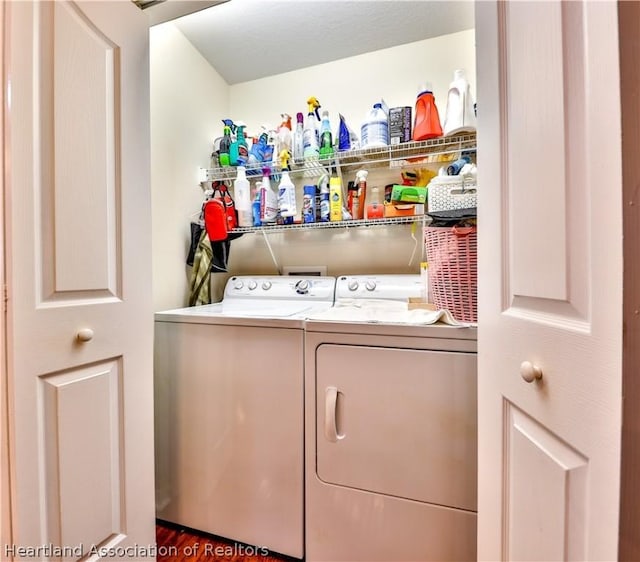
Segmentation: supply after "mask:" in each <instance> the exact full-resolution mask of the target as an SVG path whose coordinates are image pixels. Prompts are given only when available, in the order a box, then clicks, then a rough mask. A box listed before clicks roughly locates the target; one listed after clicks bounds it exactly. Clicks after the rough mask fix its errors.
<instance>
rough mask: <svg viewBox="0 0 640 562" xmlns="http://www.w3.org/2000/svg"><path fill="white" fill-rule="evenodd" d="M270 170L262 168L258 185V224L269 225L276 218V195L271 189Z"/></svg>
mask: <svg viewBox="0 0 640 562" xmlns="http://www.w3.org/2000/svg"><path fill="white" fill-rule="evenodd" d="M270 176H271V170H270V169H269V168H262V182H261V184H260V222H261V223H262V224H269V223H274V222H276V219H277V218H278V195H277V194H276V192H275V191H273V189H272V188H271V181H270V179H269V178H270Z"/></svg>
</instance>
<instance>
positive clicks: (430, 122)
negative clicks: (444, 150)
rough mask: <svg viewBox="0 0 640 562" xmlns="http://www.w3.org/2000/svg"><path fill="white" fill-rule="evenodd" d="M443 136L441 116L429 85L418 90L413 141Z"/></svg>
mask: <svg viewBox="0 0 640 562" xmlns="http://www.w3.org/2000/svg"><path fill="white" fill-rule="evenodd" d="M441 136H442V127H441V126H440V116H439V115H438V108H437V106H436V100H435V97H434V96H433V91H432V89H431V85H430V84H429V83H426V84H424V85H423V86H421V87H420V88H419V89H418V98H417V99H416V111H415V119H414V122H413V140H414V141H421V140H426V139H433V138H436V137H441Z"/></svg>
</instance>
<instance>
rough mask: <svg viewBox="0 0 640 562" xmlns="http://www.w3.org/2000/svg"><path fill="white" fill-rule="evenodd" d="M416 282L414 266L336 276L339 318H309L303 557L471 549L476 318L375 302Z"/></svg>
mask: <svg viewBox="0 0 640 562" xmlns="http://www.w3.org/2000/svg"><path fill="white" fill-rule="evenodd" d="M403 286H404V288H403ZM419 294H420V282H419V276H418V275H416V276H414V275H410V276H384V275H372V276H351V277H341V278H339V279H338V281H337V285H336V303H340V302H341V301H342V303H343V304H342V305H341V306H340V307H339V308H336V309H335V312H336V315H335V317H336V318H338V319H337V320H336V319H332V311H328V312H323V313H320V314H317V315H315V318H314V316H313V315H312V317H311V319H310V320H307V322H306V328H305V447H306V456H305V459H306V465H305V475H306V478H305V486H306V488H305V489H306V498H305V506H306V507H305V515H306V519H305V545H306V560H307V561H309V562H314V561H322V562H331V561H336V562H337V561H347V560H348V561H350V562H357V561H362V562H364V561H368V562H370V561H385V562H391V561H392V562H400V561H412V562H415V561H438V562H441V561H444V560H457V561H465V562H467V561H469V560H475V559H476V464H477V461H476V459H477V430H476V427H477V425H476V412H477V410H476V328H475V327H452V326H444V325H417V324H412V323H411V316H410V315H409V314H405V317H404V319H403V316H402V314H400V313H399V310H401V308H402V307H398V306H389V307H385V306H381V305H380V302H381V301H380V299H381V298H382V300H384V299H398V300H399V299H401V300H405V299H406V298H407V297H408V296H418V295H419ZM346 298H348V299H355V300H354V302H353V316H352V318H353V319H349V318H348V316H345V306H344V299H346ZM357 299H370V300H369V301H368V302H365V301H362V300H361V301H360V302H358V300H357ZM369 304H371V305H372V306H367V305H369ZM338 312H339V314H337V313H338ZM390 312H391V314H390V315H389V313H390ZM386 315H389V316H386ZM389 317H390V318H392V321H388V318H389Z"/></svg>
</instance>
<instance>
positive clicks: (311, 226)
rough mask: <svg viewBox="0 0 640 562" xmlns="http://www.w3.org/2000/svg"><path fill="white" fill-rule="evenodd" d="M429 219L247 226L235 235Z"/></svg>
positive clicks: (411, 218)
mask: <svg viewBox="0 0 640 562" xmlns="http://www.w3.org/2000/svg"><path fill="white" fill-rule="evenodd" d="M428 218H429V217H427V216H426V215H413V216H409V217H388V218H382V219H357V220H346V221H334V222H305V223H296V224H270V225H265V226H247V227H238V228H234V229H233V231H232V232H233V233H236V232H237V233H241V232H264V233H270V232H288V231H291V230H317V229H327V228H356V227H357V228H360V227H366V226H384V225H390V224H409V223H412V222H418V223H423V222H424V221H425V220H427V219H428Z"/></svg>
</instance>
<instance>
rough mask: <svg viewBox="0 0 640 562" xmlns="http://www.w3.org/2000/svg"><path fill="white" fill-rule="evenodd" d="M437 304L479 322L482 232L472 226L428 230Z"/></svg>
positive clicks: (461, 317) (464, 319)
mask: <svg viewBox="0 0 640 562" xmlns="http://www.w3.org/2000/svg"><path fill="white" fill-rule="evenodd" d="M424 242H425V247H426V251H427V261H428V262H429V285H430V289H431V296H432V300H433V303H434V304H435V305H436V306H437V307H438V308H443V309H447V310H449V311H450V312H451V314H453V316H454V318H456V319H457V320H460V321H462V322H477V321H478V234H477V229H476V227H475V226H472V227H455V226H454V227H437V226H427V227H425V229H424Z"/></svg>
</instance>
